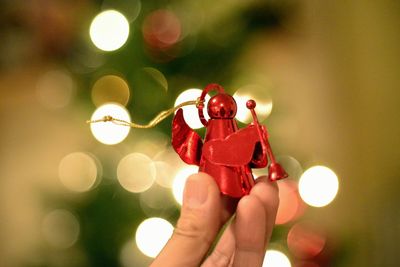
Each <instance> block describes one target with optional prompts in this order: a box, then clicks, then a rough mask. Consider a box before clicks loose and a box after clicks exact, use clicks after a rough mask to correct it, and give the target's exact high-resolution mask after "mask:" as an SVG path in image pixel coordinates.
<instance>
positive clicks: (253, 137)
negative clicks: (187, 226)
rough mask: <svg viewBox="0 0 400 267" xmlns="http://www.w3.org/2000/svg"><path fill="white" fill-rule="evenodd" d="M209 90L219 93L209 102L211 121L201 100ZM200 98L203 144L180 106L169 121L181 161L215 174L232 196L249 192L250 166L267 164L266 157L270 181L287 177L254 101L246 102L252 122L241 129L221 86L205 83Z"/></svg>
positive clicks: (230, 99) (222, 188) (220, 186)
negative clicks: (277, 160) (259, 117)
mask: <svg viewBox="0 0 400 267" xmlns="http://www.w3.org/2000/svg"><path fill="white" fill-rule="evenodd" d="M211 90H216V91H217V92H218V93H217V94H216V95H215V96H213V97H211V99H210V100H209V102H208V106H207V112H208V115H209V116H210V120H208V121H207V120H206V119H205V118H204V113H203V108H204V104H203V103H204V98H205V96H206V95H207V93H208V92H209V91H211ZM200 101H201V102H200V104H199V105H197V108H198V112H199V118H200V121H201V122H202V123H203V125H204V126H205V127H206V136H205V138H204V144H203V141H202V138H201V137H200V136H199V135H198V134H197V133H196V132H195V131H194V130H193V129H191V128H190V127H189V126H188V125H187V123H186V122H185V120H184V118H183V110H182V109H179V110H178V111H177V113H176V114H175V117H174V119H173V122H172V146H173V147H174V149H175V151H176V152H177V153H178V155H179V156H180V157H181V159H182V160H183V161H184V162H186V163H188V164H194V165H198V166H199V167H200V168H199V171H201V172H205V173H208V174H209V175H211V176H212V177H214V179H215V180H216V182H217V184H218V186H219V188H220V191H221V193H222V194H224V195H228V196H230V197H233V198H240V197H242V196H244V195H247V194H249V192H250V190H251V188H252V187H253V185H254V178H253V174H252V172H251V168H264V167H266V166H267V164H268V157H269V158H270V160H271V164H270V166H269V174H268V178H269V179H270V180H271V181H276V180H279V179H282V178H286V177H287V176H288V175H287V173H286V172H285V170H284V169H283V168H282V166H281V165H280V164H279V163H277V162H276V161H275V158H274V155H273V153H272V150H271V146H270V145H269V142H268V133H267V130H266V128H265V126H263V125H260V124H259V122H258V120H257V116H256V113H255V111H254V108H255V107H256V102H255V101H254V100H249V101H247V103H246V107H247V108H248V109H250V111H251V113H252V116H253V122H252V123H251V124H249V125H247V126H246V127H245V128H242V129H239V128H238V126H237V122H236V120H235V115H236V111H237V106H236V102H235V100H234V98H233V97H232V96H230V95H228V94H226V93H225V91H224V89H223V88H222V86H220V85H218V84H209V85H208V86H206V88H204V90H203V92H202V94H201V96H200Z"/></svg>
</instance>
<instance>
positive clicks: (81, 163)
mask: <svg viewBox="0 0 400 267" xmlns="http://www.w3.org/2000/svg"><path fill="white" fill-rule="evenodd" d="M97 174H98V170H97V164H96V161H95V160H94V158H93V157H91V156H90V155H88V154H85V153H82V152H75V153H71V154H68V155H67V156H65V157H64V158H63V159H62V160H61V161H60V164H59V166H58V175H59V178H60V181H61V183H62V184H63V185H64V186H65V187H66V188H68V189H69V190H71V191H75V192H85V191H88V190H89V189H91V188H92V187H93V185H94V184H95V182H96V179H97V177H98V175H97Z"/></svg>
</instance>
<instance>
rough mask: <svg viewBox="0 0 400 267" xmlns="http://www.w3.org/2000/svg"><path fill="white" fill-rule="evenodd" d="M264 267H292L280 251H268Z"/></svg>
mask: <svg viewBox="0 0 400 267" xmlns="http://www.w3.org/2000/svg"><path fill="white" fill-rule="evenodd" d="M262 266H263V267H291V266H292V264H291V263H290V260H289V258H288V257H287V256H286V255H285V254H283V253H282V252H280V251H277V250H267V253H266V254H265V257H264V262H263V265H262Z"/></svg>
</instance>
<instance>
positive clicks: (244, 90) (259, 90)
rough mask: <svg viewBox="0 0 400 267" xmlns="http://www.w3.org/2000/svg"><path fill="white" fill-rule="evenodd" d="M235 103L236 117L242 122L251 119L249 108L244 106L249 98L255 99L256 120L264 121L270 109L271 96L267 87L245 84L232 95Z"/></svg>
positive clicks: (248, 121) (250, 120)
mask: <svg viewBox="0 0 400 267" xmlns="http://www.w3.org/2000/svg"><path fill="white" fill-rule="evenodd" d="M233 98H235V101H236V104H237V113H236V119H237V120H239V121H240V122H243V123H250V122H252V121H253V117H252V116H251V112H250V110H249V109H248V108H247V107H246V102H247V100H249V99H253V100H255V101H256V103H257V105H256V108H255V111H256V113H257V117H258V120H259V121H260V122H262V121H264V120H265V119H266V118H267V117H268V115H269V114H271V111H272V97H271V95H270V93H269V91H268V89H267V88H265V87H262V86H259V85H246V86H243V87H241V88H239V89H238V90H237V91H236V92H235V94H234V95H233Z"/></svg>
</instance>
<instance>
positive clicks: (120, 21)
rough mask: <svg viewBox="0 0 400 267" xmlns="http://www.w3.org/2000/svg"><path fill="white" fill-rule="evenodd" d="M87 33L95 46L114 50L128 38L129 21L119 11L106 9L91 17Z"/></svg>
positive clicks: (105, 49) (104, 49)
mask: <svg viewBox="0 0 400 267" xmlns="http://www.w3.org/2000/svg"><path fill="white" fill-rule="evenodd" d="M89 33H90V38H91V40H92V42H93V44H94V45H95V46H96V47H97V48H99V49H100V50H103V51H114V50H117V49H118V48H120V47H121V46H123V45H124V44H125V42H126V40H127V39H128V36H129V22H128V20H127V19H126V18H125V17H124V15H122V14H121V13H120V12H118V11H116V10H106V11H104V12H101V13H100V14H98V15H97V16H96V17H95V18H94V19H93V21H92V24H91V25H90V31H89Z"/></svg>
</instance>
